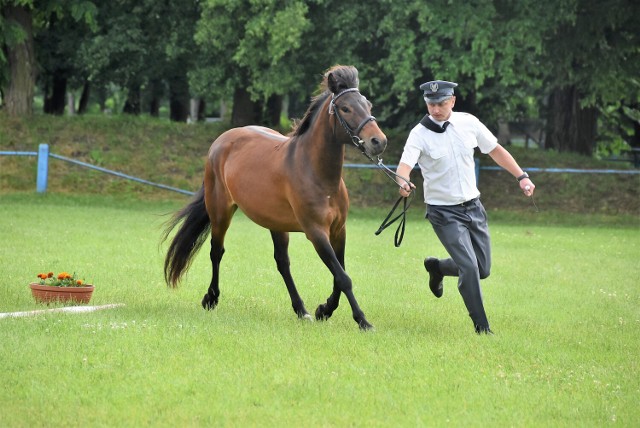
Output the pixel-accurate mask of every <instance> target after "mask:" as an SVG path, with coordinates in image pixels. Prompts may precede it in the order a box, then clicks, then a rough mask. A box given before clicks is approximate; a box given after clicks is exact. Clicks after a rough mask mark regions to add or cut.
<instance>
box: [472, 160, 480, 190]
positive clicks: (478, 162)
mask: <svg viewBox="0 0 640 428" xmlns="http://www.w3.org/2000/svg"><path fill="white" fill-rule="evenodd" d="M473 161H474V162H475V164H476V187H477V186H478V183H479V182H480V159H478V158H475V159H474V160H473Z"/></svg>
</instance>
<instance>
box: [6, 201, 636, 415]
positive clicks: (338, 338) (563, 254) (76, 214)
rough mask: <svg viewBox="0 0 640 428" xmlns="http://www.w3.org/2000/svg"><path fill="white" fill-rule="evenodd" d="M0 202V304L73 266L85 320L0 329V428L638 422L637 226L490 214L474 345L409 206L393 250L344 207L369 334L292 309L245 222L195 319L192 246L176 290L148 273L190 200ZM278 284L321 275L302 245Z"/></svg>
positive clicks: (322, 293)
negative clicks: (483, 321) (482, 309)
mask: <svg viewBox="0 0 640 428" xmlns="http://www.w3.org/2000/svg"><path fill="white" fill-rule="evenodd" d="M186 200H187V199H186V198H185V199H184V200H182V201H181V200H176V198H175V197H174V198H173V200H171V201H166V202H163V201H139V200H132V199H128V198H118V197H113V196H109V197H101V196H70V195H54V194H51V195H44V196H42V195H36V194H33V193H19V194H5V195H0V241H1V244H0V266H1V267H2V276H3V280H2V281H1V282H0V312H1V313H8V312H15V311H29V310H36V309H46V307H43V306H41V305H38V304H36V303H35V302H34V301H33V299H32V297H31V294H30V290H29V287H28V284H29V282H32V281H35V280H36V275H37V274H38V273H40V272H47V271H54V272H59V271H63V270H64V271H69V272H73V271H75V272H77V273H78V274H79V275H80V276H81V277H83V278H85V279H86V280H87V281H88V282H91V283H93V284H94V285H95V286H96V290H95V292H94V295H93V298H92V301H91V305H106V304H112V303H121V304H124V306H122V307H119V308H116V309H109V310H103V311H98V312H91V313H80V314H68V313H50V314H45V315H37V316H31V317H20V318H0V344H1V346H0V362H1V364H0V379H2V381H1V384H2V388H1V389H0V426H2V427H32V426H51V427H61V426H64V427H69V426H83V427H84V426H132V427H133V426H135V427H139V426H171V427H174V426H278V427H281V426H303V427H306V426H322V427H334V426H335V427H343V426H357V427H375V426H380V427H382V426H385V427H386V426H402V427H405V426H406V427H414V426H445V425H450V426H532V427H533V426H536V427H537V426H598V427H600V426H629V427H631V426H637V424H638V421H639V420H640V406H638V403H640V364H639V358H638V356H639V355H640V288H639V285H640V228H639V227H638V225H637V224H629V225H626V226H625V225H605V224H602V223H595V224H593V223H592V222H590V221H588V219H589V218H588V217H585V221H584V222H582V221H581V220H580V217H575V216H574V218H573V220H571V221H570V222H566V224H563V222H562V221H557V220H558V219H557V218H556V221H549V217H545V214H544V213H540V214H539V215H528V216H524V217H525V218H526V220H522V221H518V220H517V218H516V219H514V218H509V219H502V218H501V216H500V215H499V213H493V214H492V213H490V215H491V219H492V220H491V228H492V229H491V230H492V238H493V256H494V267H493V271H492V275H491V276H490V277H489V278H488V279H486V280H484V281H483V292H484V298H485V305H486V308H487V312H488V316H489V320H490V322H491V326H492V329H493V330H494V331H495V333H496V334H495V336H477V335H475V334H474V332H473V326H472V324H471V321H470V320H469V317H468V316H467V314H466V312H465V308H464V305H463V302H462V299H461V297H460V295H459V294H458V292H457V289H456V284H455V281H453V280H451V279H449V280H446V281H445V294H444V296H443V297H442V298H441V299H435V298H434V297H433V296H432V295H431V293H430V292H429V289H428V286H427V276H426V274H425V272H424V268H423V266H422V260H423V259H424V257H426V256H428V255H434V256H444V254H445V253H444V250H443V249H442V247H441V245H440V244H439V242H438V241H437V239H436V237H435V235H434V234H433V232H432V230H431V228H430V226H429V224H428V223H427V222H426V221H425V220H424V219H423V217H422V211H423V208H422V206H421V204H419V203H417V202H416V203H415V205H416V206H415V207H412V209H411V211H410V215H409V218H408V224H407V232H406V235H405V239H404V242H403V244H402V246H401V247H400V248H395V247H394V246H393V243H392V241H393V228H392V230H388V231H385V232H384V233H383V234H382V235H380V236H374V231H375V230H376V229H377V228H378V226H379V224H380V222H381V220H382V218H384V215H385V214H386V212H385V211H380V210H377V211H376V210H364V209H358V210H355V211H354V212H352V213H351V216H350V218H349V221H348V223H347V224H348V226H347V231H348V232H347V257H346V260H347V261H346V264H347V272H348V273H349V274H350V275H351V277H352V279H353V284H354V290H355V295H356V297H357V298H358V300H359V303H360V305H361V307H362V308H363V310H364V311H365V313H366V315H367V318H368V320H369V321H370V322H371V323H373V324H374V326H375V330H374V331H370V332H361V331H359V330H358V327H357V325H356V323H355V322H354V321H353V320H352V318H351V311H350V309H349V306H348V304H347V302H346V300H345V299H343V300H342V302H341V305H340V307H339V308H338V310H337V311H336V312H335V313H334V315H333V317H332V318H331V319H329V320H327V321H325V322H306V321H301V320H298V319H297V318H296V316H295V315H294V313H293V310H292V309H291V305H290V301H289V297H288V294H287V292H286V289H285V286H284V284H283V282H282V280H281V278H280V276H279V274H278V272H277V270H276V267H275V262H274V261H273V257H272V246H271V240H270V236H269V233H268V231H266V230H264V229H261V228H259V227H258V226H256V225H254V224H253V223H251V222H250V221H249V220H247V219H246V218H245V217H243V216H242V215H241V214H238V215H237V216H236V217H235V218H234V222H233V223H232V226H231V229H230V230H229V233H228V235H227V241H226V249H227V252H226V254H225V256H224V259H223V262H222V279H221V292H222V296H221V300H220V304H219V306H218V307H217V308H216V309H215V310H213V311H205V310H203V309H202V307H201V306H200V300H201V299H202V295H203V294H204V293H205V291H206V288H207V286H208V283H209V280H210V263H209V260H208V245H205V247H204V248H203V250H202V251H201V252H200V254H199V255H198V257H197V259H196V260H195V261H194V263H193V265H192V267H191V269H190V270H189V272H188V274H187V276H186V277H185V278H184V280H183V283H182V284H181V286H180V288H178V289H175V290H174V289H167V287H166V286H165V284H164V281H163V271H162V267H163V257H164V252H165V250H166V247H167V244H166V243H165V244H161V243H160V237H161V231H162V223H163V222H164V221H166V220H167V216H166V215H164V214H166V213H170V212H173V211H174V210H176V209H178V208H179V207H180V206H182V204H183V203H185V202H186ZM290 252H291V262H292V273H293V275H294V278H295V279H296V281H297V284H298V290H299V291H300V294H301V295H302V297H303V299H304V300H305V303H306V306H307V309H308V310H310V311H314V310H315V308H316V306H317V305H318V304H319V303H323V302H324V301H325V300H326V298H327V297H328V296H329V294H330V291H331V287H332V279H331V276H330V274H329V273H328V271H327V269H326V268H325V267H324V265H322V263H321V262H320V260H319V258H318V257H317V256H316V255H315V253H314V252H313V248H312V246H311V244H310V243H309V242H308V241H307V240H306V239H305V237H304V236H303V235H301V234H293V235H292V240H291V245H290Z"/></svg>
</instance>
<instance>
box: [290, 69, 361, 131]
mask: <svg viewBox="0 0 640 428" xmlns="http://www.w3.org/2000/svg"><path fill="white" fill-rule="evenodd" d="M330 75H331V76H332V79H329V76H330ZM330 80H331V81H330ZM359 84H360V80H359V79H358V70H357V69H356V68H355V67H353V66H350V65H334V66H333V67H331V68H330V69H329V70H327V71H326V72H325V73H324V76H323V78H322V82H321V83H320V87H319V89H318V92H320V94H319V95H316V96H315V97H313V98H311V104H309V107H308V108H307V111H306V113H305V114H304V116H303V117H302V119H300V120H299V121H296V122H295V123H294V125H293V129H292V131H291V133H290V134H289V136H291V137H298V136H300V135H302V134H304V133H305V132H306V131H307V130H308V129H309V128H310V127H311V124H312V123H313V121H314V119H315V117H316V115H317V113H318V110H320V107H321V106H322V105H323V104H324V102H325V100H326V99H327V98H328V97H329V96H330V95H331V94H337V93H340V92H342V91H344V90H345V89H349V88H356V89H357V88H358V85H359Z"/></svg>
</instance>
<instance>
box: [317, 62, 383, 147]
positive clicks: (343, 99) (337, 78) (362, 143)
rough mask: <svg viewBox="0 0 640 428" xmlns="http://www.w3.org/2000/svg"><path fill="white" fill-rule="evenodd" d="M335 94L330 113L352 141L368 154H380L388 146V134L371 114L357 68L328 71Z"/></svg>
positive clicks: (330, 88)
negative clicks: (360, 85) (385, 133)
mask: <svg viewBox="0 0 640 428" xmlns="http://www.w3.org/2000/svg"><path fill="white" fill-rule="evenodd" d="M326 83H327V88H328V89H329V91H331V93H332V94H333V95H332V97H331V102H330V105H329V113H330V114H334V115H335V116H336V118H337V120H338V121H339V122H340V124H341V125H342V127H343V128H344V130H345V131H346V133H347V135H348V136H349V138H350V139H351V141H352V142H353V143H354V144H355V145H356V146H357V147H359V148H360V149H361V150H364V151H365V152H366V153H367V154H369V155H372V156H377V155H379V154H380V153H382V152H383V151H384V149H385V148H386V147H387V136H386V135H384V133H383V132H382V131H381V130H380V128H379V127H378V123H377V122H376V118H375V117H373V116H372V115H371V103H370V102H369V100H367V99H366V98H365V97H364V96H363V95H362V94H361V93H360V91H359V90H358V83H359V81H358V71H357V70H356V69H355V67H340V66H339V67H334V68H333V69H331V70H329V71H328V72H327V74H326Z"/></svg>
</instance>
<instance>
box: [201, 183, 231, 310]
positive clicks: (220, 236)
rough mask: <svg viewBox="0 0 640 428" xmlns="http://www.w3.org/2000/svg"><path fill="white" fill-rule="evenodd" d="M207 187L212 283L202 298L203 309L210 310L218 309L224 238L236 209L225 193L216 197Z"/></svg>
mask: <svg viewBox="0 0 640 428" xmlns="http://www.w3.org/2000/svg"><path fill="white" fill-rule="evenodd" d="M207 190H208V189H207V186H206V185H205V201H206V205H207V214H208V215H209V219H210V221H211V251H210V252H209V258H210V259H211V283H210V284H209V289H208V290H207V293H206V294H205V295H204V297H203V298H202V307H203V308H205V309H207V310H209V309H213V308H215V307H216V305H217V304H218V298H219V297H220V287H219V285H218V284H219V282H220V262H221V261H222V256H223V255H224V237H225V235H226V233H227V230H228V229H229V225H230V224H231V218H232V217H233V214H234V212H235V210H236V207H235V206H233V205H230V204H229V202H228V200H227V199H226V197H225V196H224V195H225V193H223V192H220V194H222V195H223V197H218V198H216V197H214V196H213V195H215V192H207Z"/></svg>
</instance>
